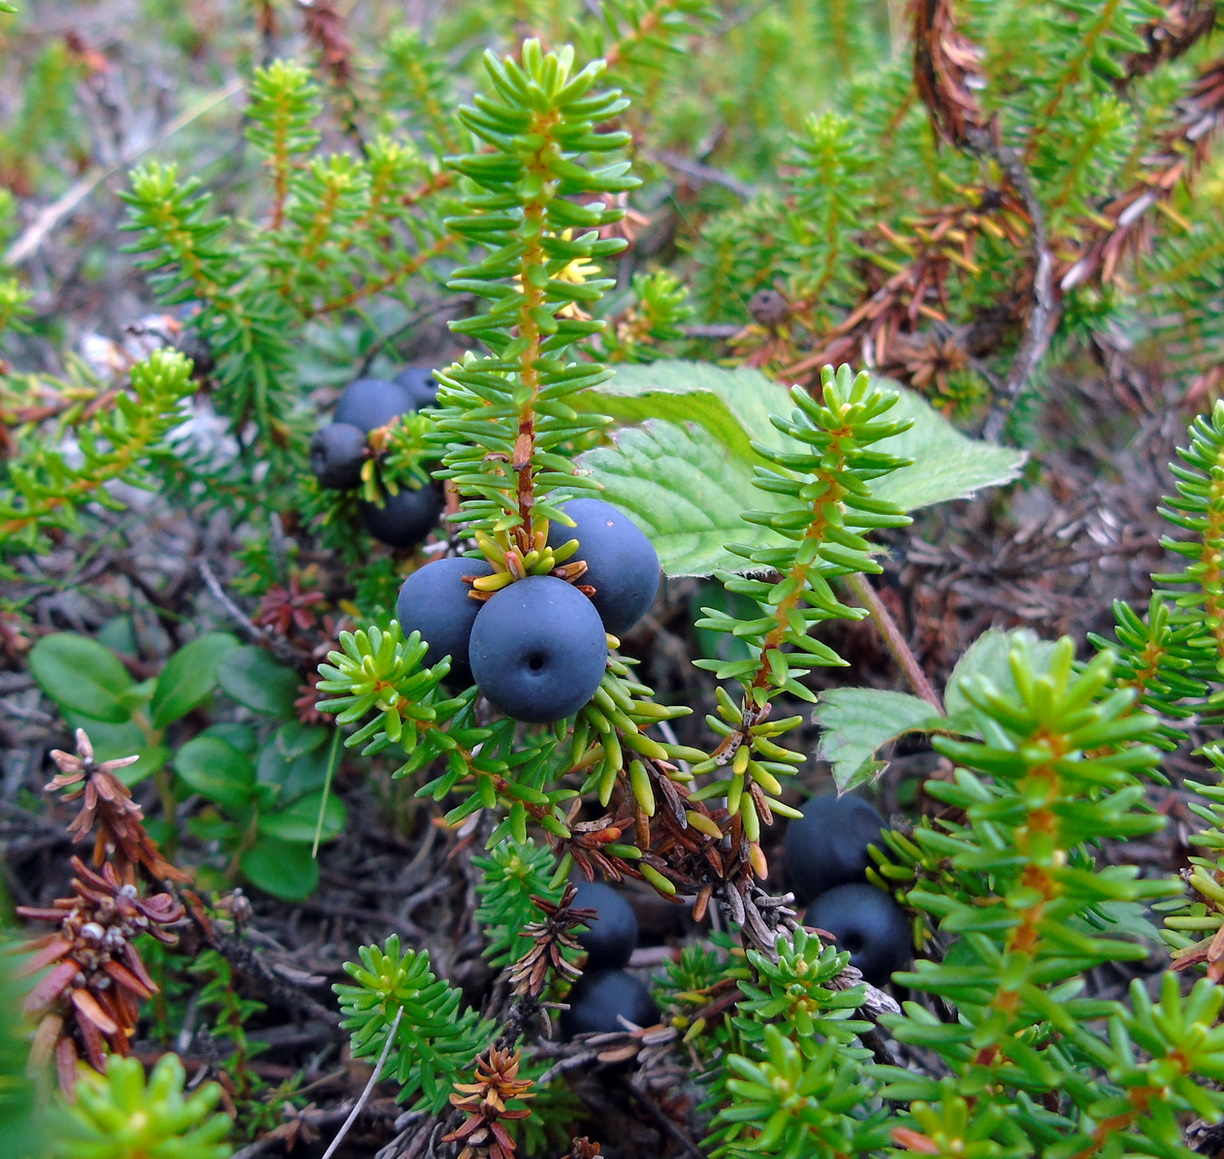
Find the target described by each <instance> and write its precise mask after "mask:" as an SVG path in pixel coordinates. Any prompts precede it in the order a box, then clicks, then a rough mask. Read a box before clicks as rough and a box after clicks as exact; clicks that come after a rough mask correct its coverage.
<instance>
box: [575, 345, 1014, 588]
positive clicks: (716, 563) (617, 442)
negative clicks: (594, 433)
mask: <svg viewBox="0 0 1224 1159" xmlns="http://www.w3.org/2000/svg"><path fill="white" fill-rule="evenodd" d="M877 385H880V386H884V387H887V388H888V389H890V390H893V391H894V392H896V394H897V395H898V396H899V397H898V401H897V403H896V404H895V406H894V407H893V409H892V410H891V411H890V412H889V418H890V419H891V418H893V417H898V418H909V419H911V420H913V424H914V425H913V426H912V427H911V429H910V430H908V431H906V432H904V433H902V434H900V435H894V436H893V437H892V438H889V439H884V440H882V441H881V442H880V443H878V444H876V448H877V449H878V450H879V451H880V452H882V453H886V454H893V455H901V456H904V457H907V458H913V459H914V460H915V462H914V463H913V465H912V466H909V467H902V468H899V469H898V470H896V471H894V472H892V473H891V474H889V475H887V476H885V477H883V478H881V479H879V480H877V481H876V482H875V483H873V484H872V491H873V494H875V495H877V496H878V497H880V498H883V499H888V500H889V501H891V502H894V503H896V504H898V505H899V506H900V507H902V508H903V509H905V510H913V509H915V508H918V507H924V506H928V505H929V504H932V503H939V502H943V501H945V500H949V499H958V498H963V497H965V496H967V495H971V494H973V493H974V492H975V491H977V490H978V489H980V488H982V487H987V486H993V485H995V484H999V483H1004V482H1007V481H1008V480H1010V479H1013V478H1015V476H1016V474H1017V473H1018V472H1019V470H1020V466H1021V465H1022V463H1023V462H1024V454H1023V452H1020V451H1014V450H1010V449H1008V448H1003V447H996V446H993V445H991V444H988V443H981V442H977V441H975V440H973V439H969V438H966V437H965V436H964V435H962V434H961V433H960V432H959V431H957V430H956V429H955V428H954V427H953V426H952V425H951V424H950V423H949V422H948V421H947V420H946V419H944V418H943V416H942V415H940V414H939V413H938V412H936V411H935V410H934V409H933V408H932V407H931V406H930V405H929V404H928V403H927V402H926V401H925V400H923V399H922V398H920V397H919V396H918V395H915V394H913V393H912V392H910V391H907V390H905V389H903V388H902V387H900V386H897V385H896V384H895V383H890V382H886V381H879V382H878V383H877ZM587 393H588V396H589V397H587V398H585V400H584V402H585V405H588V406H589V407H590V408H591V409H592V410H597V411H599V412H601V413H603V414H608V415H611V416H612V417H613V418H615V419H617V420H619V421H621V422H625V423H630V422H632V423H638V424H640V425H638V426H636V427H628V428H626V429H624V430H622V431H620V432H619V433H618V434H617V435H615V436H614V445H613V446H611V447H599V448H596V449H595V450H592V451H588V452H587V453H586V454H585V455H583V456H582V457H581V459H580V465H581V466H582V467H584V468H587V469H589V470H590V471H591V472H592V474H593V475H594V477H595V478H596V479H597V480H598V481H599V482H600V483H601V484H602V485H603V487H604V495H603V498H605V499H606V500H607V501H608V502H609V503H613V504H615V505H616V506H618V507H622V508H623V509H624V510H626V511H628V512H629V513H630V514H631V515H632V516H633V518H634V520H635V522H637V523H639V524H640V525H641V527H642V529H643V530H644V531H645V532H646V534H647V535H648V536H650V539H651V541H652V542H653V543H654V545H655V549H656V550H657V551H658V553H659V559H660V562H661V563H662V566H663V570H664V572H665V573H667V574H668V575H673V576H682V575H710V574H712V573H713V572H715V571H718V570H726V571H740V570H742V569H743V562H744V561H743V559H742V557H740V556H738V555H735V554H733V553H731V552H729V551H728V550H727V547H726V545H727V544H728V543H742V544H745V545H747V546H749V547H757V546H765V547H783V546H787V545H788V541H786V540H783V539H782V538H781V537H780V536H778V535H776V534H775V533H774V532H772V531H770V530H769V529H767V528H763V527H760V526H756V525H752V526H750V525H748V524H746V523H744V522H743V521H742V520H741V519H740V517H739V516H740V512H742V511H745V510H753V509H755V510H766V511H780V510H786V509H788V508H789V507H790V506H791V504H790V503H789V502H788V501H786V500H783V499H780V498H779V497H778V496H776V495H773V494H770V493H768V492H763V491H760V490H758V489H757V488H756V487H754V486H753V478H754V476H753V470H752V469H753V467H754V466H763V467H764V466H770V464H768V463H767V462H766V461H765V460H764V459H763V458H762V457H761V456H759V455H758V454H757V453H756V452H755V451H754V450H753V449H752V446H751V443H752V441H753V440H755V441H757V442H759V443H762V444H764V445H766V446H769V447H773V448H777V449H779V450H788V451H794V450H799V449H801V447H800V444H799V443H798V442H797V441H796V440H794V439H792V438H790V436H788V435H785V434H783V433H782V432H781V431H779V430H777V428H776V427H774V426H773V425H772V424H771V423H770V421H769V416H770V414H771V413H777V414H783V415H786V414H789V413H790V412H791V410H792V409H793V407H792V405H791V403H790V400H789V398H788V397H787V394H786V390H785V388H783V387H782V386H781V385H780V384H779V383H777V382H775V381H773V380H772V379H770V378H768V377H766V376H765V375H764V374H762V373H761V372H760V371H757V370H749V369H746V368H743V367H741V368H739V369H738V370H725V369H723V368H722V367H717V366H711V365H709V364H708V363H698V362H681V361H661V362H655V363H651V364H649V365H645V366H625V367H621V368H619V369H618V370H617V373H616V376H615V377H614V378H613V379H611V380H610V381H609V382H607V383H604V384H602V385H601V386H600V387H599V388H598V389H597V390H592V391H589V392H587Z"/></svg>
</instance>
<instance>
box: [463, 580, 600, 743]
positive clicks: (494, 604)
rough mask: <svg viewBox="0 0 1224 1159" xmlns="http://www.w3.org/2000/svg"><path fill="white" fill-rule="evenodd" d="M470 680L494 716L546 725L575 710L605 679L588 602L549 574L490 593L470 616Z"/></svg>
mask: <svg viewBox="0 0 1224 1159" xmlns="http://www.w3.org/2000/svg"><path fill="white" fill-rule="evenodd" d="M468 657H469V662H470V664H471V666H472V678H473V679H474V680H475V681H476V683H477V685H478V686H479V687H480V691H481V692H482V693H484V695H485V697H486V699H487V700H488V701H489V703H490V704H491V705H493V707H494V708H495V709H497V711H498V712H501V713H504V714H505V715H506V716H511V717H513V718H514V719H515V720H522V721H527V722H529V723H533V724H551V723H552V722H553V721H557V720H562V719H564V718H565V717H567V716H572V715H573V714H574V713H575V712H577V711H578V710H579V709H580V708H581V707H582V706H583V705H584V704H586V702H587V701H588V700H590V699H591V697H592V696H594V695H595V690H596V689H597V688H598V687H599V683H600V681H601V680H602V679H603V675H604V669H605V668H606V666H607V660H608V641H607V637H606V635H605V633H604V625H603V621H602V620H601V619H600V618H599V613H598V612H597V611H596V610H595V607H594V605H593V604H592V603H591V601H590V600H588V599H587V598H586V596H584V595H583V594H582V593H581V592H580V591H579V590H578V589H577V588H575V587H571V586H570V585H569V584H567V583H566V582H565V581H564V580H561V579H557V578H556V577H555V576H548V575H533V576H528V577H527V578H526V579H521V580H518V581H517V582H515V583H512V584H510V586H509V587H506V588H503V589H502V590H501V591H499V592H497V593H495V594H494V595H493V596H492V597H491V598H490V599H489V600H487V601H486V602H485V605H484V607H483V608H481V609H480V611H479V612H478V613H477V614H476V622H475V623H474V624H473V625H472V636H471V641H470V643H469V646H468Z"/></svg>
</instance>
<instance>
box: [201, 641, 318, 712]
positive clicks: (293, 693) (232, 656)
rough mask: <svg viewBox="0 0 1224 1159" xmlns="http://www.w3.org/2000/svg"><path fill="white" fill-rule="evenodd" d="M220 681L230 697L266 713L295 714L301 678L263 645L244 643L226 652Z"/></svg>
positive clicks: (252, 708)
mask: <svg viewBox="0 0 1224 1159" xmlns="http://www.w3.org/2000/svg"><path fill="white" fill-rule="evenodd" d="M217 682H218V683H219V684H220V685H221V688H222V690H223V691H224V692H225V693H226V695H227V696H231V697H233V698H234V699H235V700H236V701H238V703H239V704H242V705H245V706H246V707H247V708H249V709H251V711H252V712H259V713H262V714H263V715H265V716H292V715H293V702H294V700H296V699H297V694H298V687H299V685H300V684H301V682H302V680H301V677H300V676H299V675H298V673H297V671H296V670H295V669H293V668H289V667H286V666H285V665H284V664H282V663H281V662H280V661H279V660H276V659H274V658H273V657H272V656H271V655H270V654H269V653H268V652H265V651H264V650H263V649H262V648H255V647H252V646H249V645H243V646H242V647H239V648H234V649H232V650H231V651H230V652H229V653H227V654H226V657H225V663H224V664H222V665H221V666H220V668H219V669H218V672H217Z"/></svg>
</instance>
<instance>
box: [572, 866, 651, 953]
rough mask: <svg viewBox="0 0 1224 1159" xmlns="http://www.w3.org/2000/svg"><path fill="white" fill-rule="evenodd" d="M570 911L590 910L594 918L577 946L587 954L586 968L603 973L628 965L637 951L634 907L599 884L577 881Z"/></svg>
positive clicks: (579, 938) (580, 937)
mask: <svg viewBox="0 0 1224 1159" xmlns="http://www.w3.org/2000/svg"><path fill="white" fill-rule="evenodd" d="M570 908H571V909H593V910H594V911H595V915H596V916H595V918H594V919H593V920H592V921H591V923H590V926H589V928H588V929H587V930H586V932H585V933H581V934H579V935H578V944H579V945H580V946H581V947H582V948H583V949H584V950H586V952H587V960H586V966H585V969H587V970H603V969H607V968H615V967H619V966H627V965H628V964H629V958H630V957H631V955H632V954H633V951H634V950H635V949H636V948H637V934H638V926H637V916H636V915H635V914H634V912H633V907H632V906H631V905H630V904H629V903H628V902H627V901H626V900H625V898H624V895H623V894H619V893H617V892H616V890H614V889H613V888H612V887H611V886H610V885H605V884H604V883H603V882H602V881H580V882H578V883H577V893H576V894H575V895H574V900H573V901H572V902H571V903H570Z"/></svg>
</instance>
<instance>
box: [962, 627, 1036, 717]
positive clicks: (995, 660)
mask: <svg viewBox="0 0 1224 1159" xmlns="http://www.w3.org/2000/svg"><path fill="white" fill-rule="evenodd" d="M1020 641H1026V642H1027V644H1028V657H1029V660H1030V662H1031V664H1030V666H1031V668H1032V671H1033V675H1034V676H1035V677H1036V676H1041V675H1043V674H1044V673H1046V672H1047V671H1049V667H1050V659H1051V657H1052V656H1053V654H1054V649H1055V648H1056V647H1057V645H1056V644H1055V643H1054V641H1052V640H1039V639H1038V638H1037V636H1036V635H1035V634H1034V633H1033V632H1030V631H1029V630H1028V629H1027V628H1017V629H1016V630H1015V631H1012V632H1004V631H1001V630H1000V629H999V628H991V629H990V630H989V631H987V632H983V633H982V635H980V636H979V637H978V638H977V639H976V640H974V642H973V643H972V644H970V645H969V647H968V648H967V649H966V651H965V654H964V655H963V656H962V657H961V658H960V660H959V661H957V664H956V667H955V668H953V669H952V675H951V676H949V677H948V686H947V689H946V690H945V691H944V707H945V708H947V710H948V715H949V716H955V717H958V718H961V717H963V718H964V719H971V718H972V714H973V706H972V705H971V704H970V703H969V701H968V700H966V699H965V693H964V687H965V684H966V682H967V681H970V680H973V679H975V678H977V677H978V676H985V677H987V678H988V679H989V680H990V681H991V683H993V684H994V686H995V687H996V688H997V689H998V690H999V691H1000V692H1001V693H1003V695H1004V696H1006V697H1009V698H1013V699H1014V698H1015V697H1016V696H1018V690H1017V688H1016V682H1015V680H1013V679H1012V673H1011V665H1010V664H1009V663H1008V659H1007V658H1008V656H1009V655H1010V654H1011V650H1012V648H1013V647H1014V646H1015V645H1016V644H1017V643H1018V642H1020Z"/></svg>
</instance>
